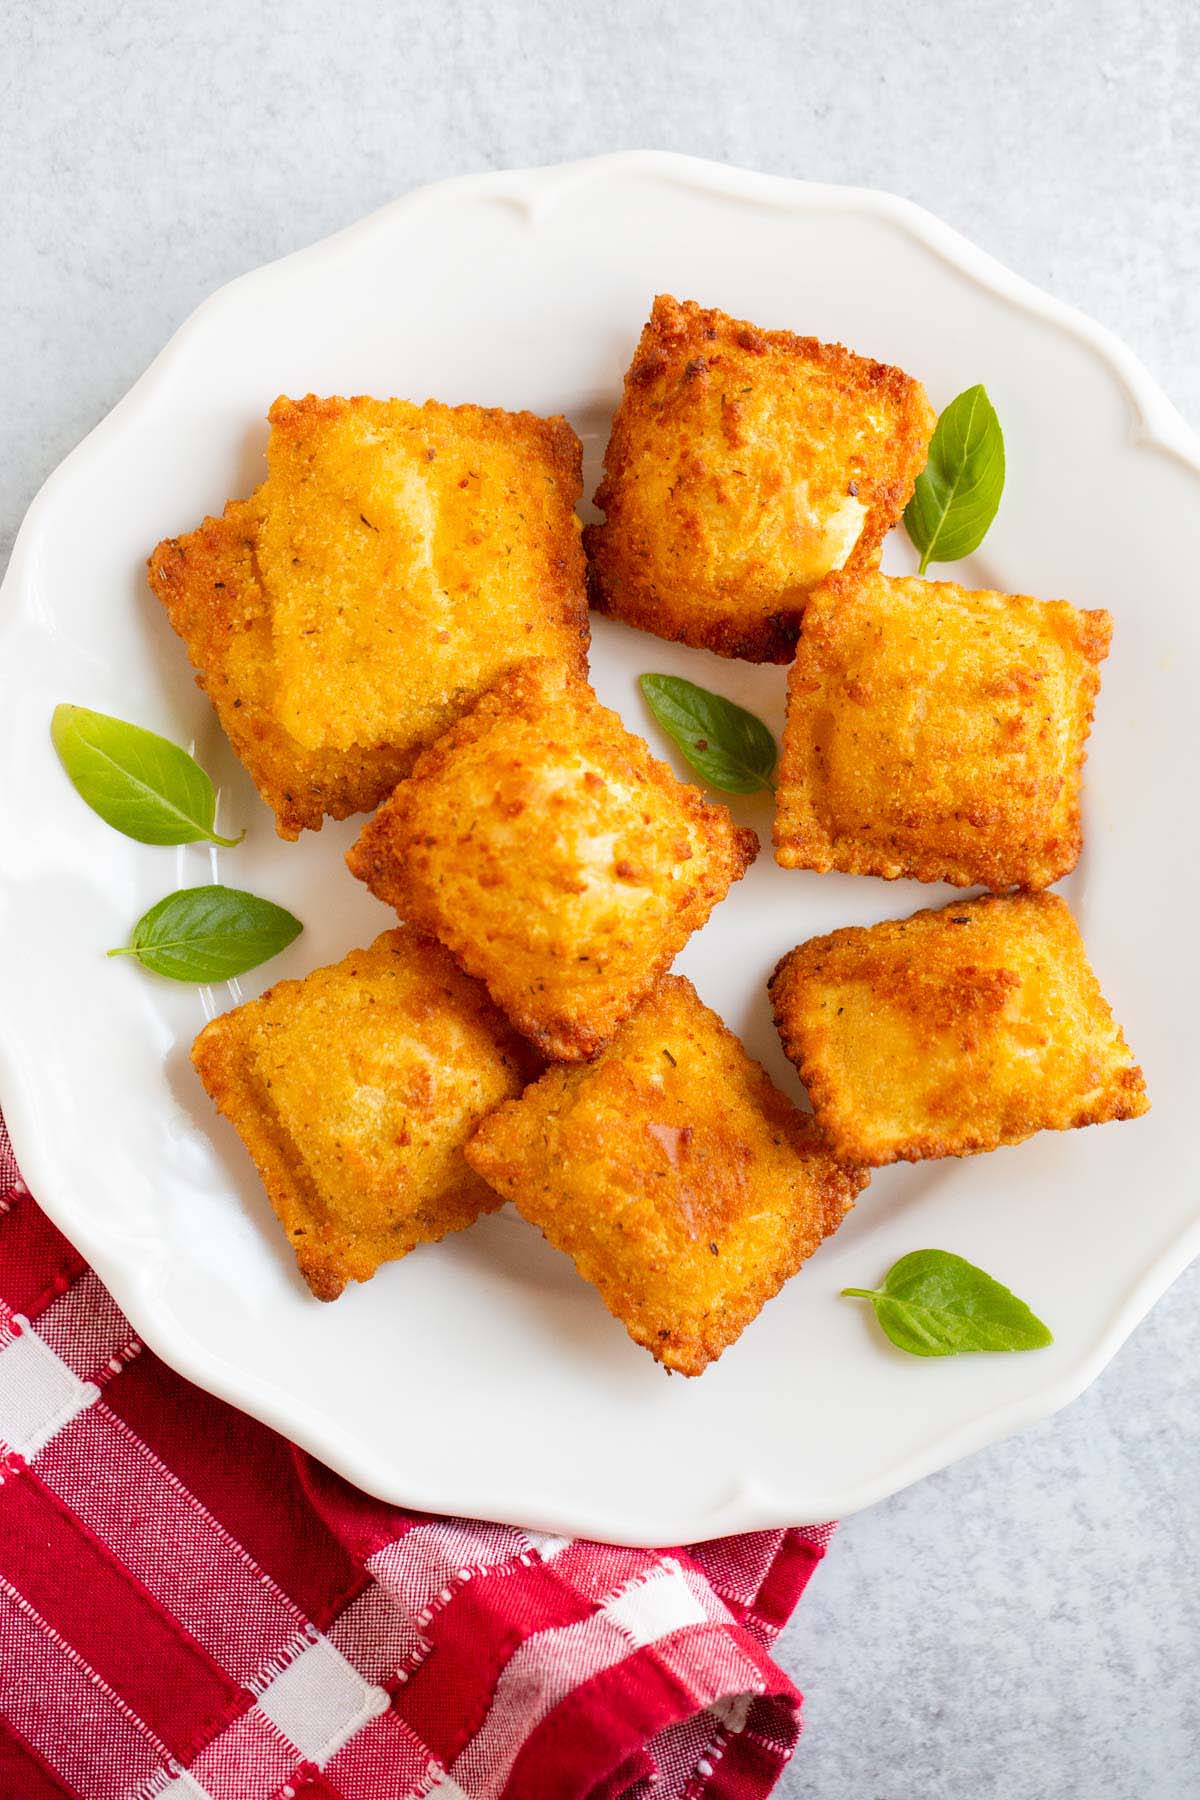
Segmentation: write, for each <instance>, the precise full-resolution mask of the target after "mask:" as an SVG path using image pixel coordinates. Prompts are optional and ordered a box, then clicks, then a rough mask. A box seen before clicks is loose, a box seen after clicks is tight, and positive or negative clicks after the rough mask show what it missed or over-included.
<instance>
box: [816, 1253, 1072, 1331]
mask: <svg viewBox="0 0 1200 1800" xmlns="http://www.w3.org/2000/svg"><path fill="white" fill-rule="evenodd" d="M842 1293H843V1294H847V1295H850V1296H852V1297H853V1298H855V1299H859V1300H870V1301H872V1302H873V1303H874V1306H875V1317H876V1318H877V1319H878V1321H879V1323H880V1324H881V1325H882V1327H883V1329H884V1331H885V1332H886V1333H887V1335H888V1337H890V1338H891V1340H892V1342H893V1344H897V1345H898V1346H899V1348H900V1349H901V1350H907V1351H908V1352H909V1354H910V1355H912V1356H959V1355H961V1354H962V1353H963V1352H964V1351H968V1350H1040V1349H1042V1348H1044V1346H1045V1345H1046V1344H1052V1343H1053V1342H1054V1337H1053V1334H1052V1333H1051V1331H1050V1330H1049V1328H1048V1327H1047V1326H1045V1325H1043V1324H1042V1321H1041V1320H1040V1319H1038V1318H1035V1317H1034V1315H1033V1314H1032V1313H1031V1312H1030V1310H1029V1308H1028V1307H1027V1306H1026V1304H1025V1302H1024V1301H1023V1300H1018V1299H1017V1296H1016V1295H1015V1294H1013V1293H1010V1292H1009V1290H1008V1288H1006V1287H1004V1286H1003V1285H1002V1284H1001V1283H1000V1282H998V1281H995V1280H993V1278H992V1277H991V1276H990V1275H987V1274H985V1273H984V1271H983V1270H982V1269H977V1268H976V1266H975V1264H974V1263H969V1262H967V1260H966V1258H965V1257H962V1256H955V1255H954V1254H953V1253H952V1252H951V1251H949V1250H914V1251H912V1252H911V1254H910V1255H908V1256H902V1257H901V1258H900V1261H899V1262H898V1263H895V1264H894V1265H893V1266H892V1268H890V1269H889V1270H888V1274H887V1279H886V1281H885V1282H884V1284H883V1286H882V1288H843V1289H842Z"/></svg>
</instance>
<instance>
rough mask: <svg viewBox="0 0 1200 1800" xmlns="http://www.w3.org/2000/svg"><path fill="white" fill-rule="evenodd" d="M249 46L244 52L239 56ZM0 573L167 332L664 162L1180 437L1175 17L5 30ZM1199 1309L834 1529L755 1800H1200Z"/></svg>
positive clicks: (831, 13) (1187, 343)
mask: <svg viewBox="0 0 1200 1800" xmlns="http://www.w3.org/2000/svg"><path fill="white" fill-rule="evenodd" d="M268 11H269V12H270V14H271V15H272V16H271V18H270V19H268V17H267V16H266V15H267V13H268ZM0 55H2V60H0V80H2V83H3V91H2V93H0V167H2V168H3V170H4V182H3V192H2V196H0V208H2V209H3V236H2V241H3V245H4V258H3V275H2V278H0V279H2V293H3V332H2V333H0V360H2V366H3V381H2V385H0V393H2V394H3V404H2V405H0V533H2V534H3V540H4V547H5V549H6V548H7V545H8V543H9V542H10V541H11V536H12V533H13V531H14V530H15V527H16V525H17V523H18V521H19V519H20V515H21V513H22V511H23V509H24V507H25V505H26V503H27V502H28V500H29V499H30V497H31V496H32V494H33V493H34V491H35V489H36V488H37V487H38V485H39V484H40V482H41V481H42V479H43V478H44V476H45V475H46V474H47V473H48V472H49V470H50V469H51V468H52V467H53V465H54V464H55V463H56V462H57V461H58V459H59V458H60V457H61V456H62V455H63V454H64V453H65V452H66V451H67V450H68V449H69V448H70V447H71V446H72V445H73V444H74V443H75V442H76V441H77V439H78V438H79V437H80V436H82V434H83V433H84V432H85V431H86V430H87V429H88V428H89V427H90V426H91V425H93V424H94V423H95V422H96V420H97V419H99V418H100V417H101V416H102V414H103V413H104V412H105V411H107V409H108V408H109V407H110V406H111V405H112V403H113V401H115V400H116V399H117V398H118V397H119V396H120V394H121V393H122V392H123V391H124V390H125V389H126V388H127V387H128V386H129V384H130V382H131V381H133V379H134V378H135V377H136V376H137V375H138V374H139V373H140V371H141V370H142V368H143V367H144V366H145V364H146V363H147V362H148V361H149V360H150V358H151V356H152V355H153V354H154V352H155V351H156V350H157V349H158V348H159V347H160V345H161V344H162V343H163V341H164V340H165V339H166V338H167V337H168V336H169V334H170V332H171V331H172V330H173V329H174V327H175V326H176V325H177V324H178V323H179V322H180V320H181V319H182V318H183V317H184V316H185V314H186V313H187V312H188V311H189V310H190V309H191V308H192V307H193V306H194V305H195V304H196V303H197V302H198V301H199V300H201V299H203V297H204V296H205V295H206V294H207V293H208V292H210V290H211V289H212V288H214V287H216V286H217V285H218V284H219V283H221V282H223V281H225V280H226V279H228V278H229V277H230V276H232V275H236V274H238V273H240V272H241V271H242V270H244V269H247V268H250V267H252V266H254V265H255V264H257V263H260V262H262V261H264V260H265V259H267V258H269V257H272V256H276V255H279V254H280V253H281V252H283V251H286V250H289V249H292V248H295V247H296V246H298V245H301V244H305V243H309V242H311V241H312V240H313V239H315V238H318V237H320V236H322V235H324V234H325V233H326V232H328V231H330V230H333V229H334V228H336V227H337V226H340V225H343V224H346V223H348V222H349V221H351V220H352V219H354V218H356V217H358V216H359V215H360V214H362V213H364V212H367V211H369V210H370V209H371V208H373V207H375V206H378V205H380V204H381V203H382V202H384V201H386V200H388V199H390V198H392V197H393V196H394V195H395V194H397V193H399V192H401V191H403V190H404V189H405V188H408V187H410V186H412V185H414V184H415V183H418V182H421V181H425V180H428V179H431V178H434V177H436V176H439V175H446V174H454V173H459V172H464V171H468V170H472V169H476V168H482V167H504V166H507V165H513V164H522V163H530V162H553V161H558V160H561V159H564V158H568V157H573V156H581V155H586V154H590V153H592V152H596V151H601V150H610V149H618V148H625V147H632V146H651V147H662V148H668V149H676V150H686V151H691V152H694V153H696V154H699V155H704V156H711V157H720V158H726V159H727V160H729V161H733V162H740V163H745V164H747V165H749V166H751V167H758V168H762V169H766V170H770V171H776V172H779V173H784V174H796V175H805V176H810V177H814V178H818V179H824V180H830V181H845V182H861V183H864V184H866V185H871V186H879V187H886V188H891V189H893V190H895V191H897V192H900V193H904V194H908V195H910V196H912V197H913V198H914V199H917V200H920V201H921V202H923V203H924V204H925V205H926V206H928V207H930V208H932V209H933V210H934V211H935V212H938V213H940V214H941V215H942V216H943V217H944V218H946V219H947V220H949V221H950V222H951V223H952V224H954V225H956V226H958V227H959V228H960V229H961V230H963V231H964V232H966V233H967V234H968V235H969V236H971V237H973V238H974V239H975V240H976V241H977V242H979V243H981V244H982V245H984V246H985V247H986V248H988V249H989V250H992V251H994V252H995V253H996V254H997V255H999V256H1000V257H1001V258H1002V259H1004V260H1005V261H1007V262H1009V263H1011V264H1012V265H1013V266H1014V267H1016V268H1018V269H1019V270H1021V271H1022V272H1023V273H1024V274H1026V275H1028V276H1030V277H1031V278H1032V279H1033V280H1034V281H1036V282H1039V283H1041V284H1042V285H1044V286H1045V287H1048V288H1050V289H1051V290H1052V291H1053V292H1055V293H1057V294H1059V295H1061V296H1062V297H1063V298H1064V299H1067V300H1070V301H1073V302H1074V303H1076V304H1077V305H1079V306H1082V307H1083V308H1084V309H1085V310H1086V311H1088V312H1091V313H1093V314H1095V315H1096V317H1098V318H1100V319H1102V320H1103V321H1105V322H1106V323H1107V324H1109V325H1111V326H1112V327H1113V328H1114V329H1115V330H1116V331H1118V332H1119V333H1120V334H1121V335H1122V336H1123V337H1124V338H1125V339H1126V340H1127V341H1128V342H1129V343H1130V344H1131V345H1132V346H1133V347H1134V349H1135V350H1137V351H1138V352H1139V354H1140V355H1141V356H1142V358H1143V359H1144V361H1145V362H1146V363H1147V364H1148V365H1149V367H1150V368H1151V370H1152V371H1153V372H1154V373H1155V374H1156V375H1157V376H1158V377H1159V379H1160V380H1161V381H1162V382H1163V384H1164V385H1165V387H1166V388H1167V390H1168V392H1169V393H1170V394H1171V395H1172V397H1173V398H1174V399H1175V401H1176V402H1177V404H1178V405H1179V406H1180V407H1181V409H1182V410H1183V412H1184V413H1185V415H1187V416H1189V417H1190V418H1191V419H1192V420H1193V422H1198V423H1200V357H1198V355H1197V344H1198V343H1200V203H1198V199H1197V180H1196V178H1197V171H1198V169H1200V104H1198V103H1200V81H1198V73H1197V71H1198V69H1200V10H1198V9H1197V8H1196V7H1195V6H1192V5H1190V4H1187V3H1186V0H1065V3H1063V4H1060V5H1056V6H1048V5H1044V4H1034V3H1033V0H1008V3H1003V0H960V4H958V5H957V6H955V7H953V8H951V7H947V6H944V5H943V4H942V3H941V0H910V4H908V5H905V6H900V5H895V4H875V5H869V6H865V7H853V8H852V7H849V6H836V5H835V6H830V5H828V4H827V5H825V6H824V7H821V8H817V7H814V6H813V5H811V4H810V3H808V0H801V3H800V4H797V3H796V0H742V4H740V5H734V6H730V5H728V4H713V3H712V0H693V3H692V4H690V5H686V6H685V5H680V4H677V3H671V4H666V5H650V4H639V3H638V0H610V3H609V4H608V5H607V6H605V7H593V6H589V5H582V4H578V3H577V0H554V3H553V4H551V3H550V0H486V3H478V4H474V5H471V6H467V7H461V8H460V7H456V6H454V5H453V4H444V5H438V4H434V3H430V0H426V3H425V4H422V5H419V6H418V5H413V4H411V0H401V3H399V4H394V5H391V6H386V5H384V6H380V5H379V4H377V3H373V4H370V5H368V4H364V3H363V0H342V3H341V4H338V5H332V4H329V5H325V4H319V3H318V0H291V4H290V5H289V6H288V7H287V8H286V9H284V8H278V7H271V8H270V9H267V8H258V7H255V6H249V5H246V4H245V0H241V3H237V0H208V4H207V5H205V6H204V7H202V8H194V9H193V8H182V7H177V6H175V5H171V4H167V3H166V0H163V3H161V4H154V3H153V0H125V3H124V4H122V5H120V6H118V7H105V8H101V7H97V6H94V5H91V4H88V3H87V0H79V3H78V4H75V5H71V4H67V3H66V0H37V3H32V0H10V4H9V6H8V7H7V8H6V13H5V30H4V48H3V52H2V53H0ZM1198 1368H1200V1271H1196V1270H1193V1272H1192V1273H1191V1274H1190V1275H1189V1276H1187V1277H1185V1278H1184V1279H1183V1280H1182V1281H1180V1282H1179V1283H1178V1284H1177V1286H1176V1287H1175V1288H1174V1290H1173V1291H1172V1292H1171V1294H1170V1295H1169V1296H1168V1297H1167V1298H1166V1299H1165V1300H1164V1301H1163V1302H1162V1303H1161V1305H1160V1306H1159V1307H1158V1308H1157V1310H1156V1311H1155V1313H1154V1314H1153V1316H1152V1317H1151V1318H1150V1319H1149V1320H1148V1321H1147V1323H1146V1324H1145V1325H1144V1326H1143V1327H1142V1328H1141V1330H1140V1331H1138V1332H1137V1334H1136V1335H1135V1336H1134V1338H1133V1339H1132V1341H1131V1342H1130V1343H1129V1344H1128V1346H1127V1347H1126V1348H1125V1350H1124V1351H1123V1352H1122V1353H1121V1355H1120V1356H1119V1357H1118V1359H1117V1361H1116V1362H1115V1364H1114V1365H1113V1366H1112V1367H1111V1368H1110V1369H1109V1371H1108V1372H1107V1374H1106V1375H1105V1376H1104V1377H1103V1378H1102V1380H1101V1381H1100V1382H1098V1383H1097V1385H1096V1386H1095V1387H1094V1388H1093V1389H1092V1390H1091V1392H1090V1393H1089V1394H1088V1395H1087V1396H1086V1397H1085V1398H1084V1399H1083V1400H1081V1401H1080V1402H1078V1403H1077V1404H1076V1405H1075V1406H1074V1407H1073V1408H1071V1410H1070V1411H1069V1412H1067V1413H1066V1414H1064V1415H1062V1416H1060V1417H1059V1418H1057V1419H1054V1420H1051V1421H1049V1422H1047V1423H1046V1424H1044V1425H1042V1426H1040V1427H1039V1428H1037V1429H1036V1430H1033V1431H1030V1432H1027V1433H1026V1434H1025V1435H1024V1436H1023V1437H1022V1438H1020V1439H1018V1440H1016V1441H1014V1442H1011V1443H1008V1444H1004V1445H1001V1446H999V1447H998V1448H995V1449H993V1450H990V1451H988V1452H986V1453H985V1454H983V1455H980V1456H977V1457H975V1458H974V1459H973V1460H972V1461H970V1462H968V1463H965V1464H962V1465H960V1466H959V1467H957V1468H955V1469H951V1470H949V1471H947V1472H946V1473H945V1474H943V1475H940V1476H938V1477H936V1478H935V1479H933V1480H930V1481H927V1482H925V1483H924V1484H923V1485H922V1486H921V1487H919V1488H916V1489H914V1490H911V1491H910V1492H909V1493H907V1494H903V1495H901V1496H899V1497H898V1498H897V1499H895V1500H893V1501H891V1502H889V1503H888V1504H886V1505H883V1506H879V1507H877V1508H876V1509H875V1510H874V1511H873V1512H871V1513H869V1514H865V1515H862V1516H860V1517H858V1518H856V1519H854V1520H852V1521H850V1522H848V1523H847V1524H846V1526H845V1527H844V1529H843V1530H842V1531H841V1532H840V1534H839V1535H838V1537H837V1539H836V1540H835V1543H834V1547H833V1549H832V1551H831V1553H830V1555H829V1558H828V1559H827V1561H826V1564H825V1566H824V1567H823V1568H822V1569H821V1571H820V1572H819V1573H818V1575H817V1576H816V1578H815V1579H814V1582H813V1584H812V1587H811V1588H810V1590H809V1594H808V1596H807V1598H806V1600H805V1602H804V1604H803V1605H802V1607H801V1609H800V1611H799V1613H798V1614H797V1617H796V1620H795V1622H794V1624H793V1626H792V1627H791V1628H790V1629H789V1631H788V1632H787V1634H786V1636H785V1638H784V1640H783V1643H782V1646H781V1656H782V1660H783V1661H784V1663H785V1664H786V1666H787V1667H788V1668H789V1670H790V1671H791V1672H792V1673H793V1674H794V1675H795V1676H796V1678H797V1679H798V1680H799V1682H800V1683H801V1685H802V1686H803V1687H804V1688H805V1689H806V1691H807V1693H808V1708H807V1716H808V1731H807V1735H806V1737H805V1739H804V1742H803V1744H802V1746H801V1749H800V1751H799V1753H798V1755H797V1757H796V1759H795V1761H794V1763H793V1764H792V1766H791V1768H790V1770H789V1771H788V1774H787V1776H786V1777H785V1779H784V1782H783V1784H782V1787H781V1789H780V1792H781V1793H782V1794H783V1795H785V1796H787V1797H788V1800H816V1797H817V1796H819V1797H820V1800H843V1797H845V1800H850V1797H852V1796H853V1797H854V1800H901V1797H902V1796H904V1797H907V1796H910V1795H914V1794H920V1795H922V1796H924V1797H926V1800H941V1797H942V1796H946V1797H949V1796H954V1797H955V1800H989V1797H990V1796H997V1797H1000V1796H1004V1797H1005V1800H1008V1797H1009V1796H1012V1795H1016V1794H1021V1795H1028V1796H1032V1797H1034V1800H1042V1797H1052V1800H1074V1797H1075V1796H1078V1797H1079V1800H1085V1797H1086V1800H1132V1797H1133V1796H1135V1795H1136V1796H1137V1797H1138V1800H1186V1797H1187V1796H1191V1795H1200V1705H1198V1702H1200V1693H1198V1691H1197V1690H1198V1685H1200V1684H1198V1680H1197V1673H1196V1671H1197V1665H1198V1663H1200V1596H1198V1594H1197V1587H1196V1580H1195V1571H1196V1568H1197V1566H1198V1565H1200V1503H1198V1499H1197V1496H1198V1494H1200V1434H1198V1431H1197V1417H1198V1412H1200V1407H1198V1401H1200V1376H1198V1373H1197V1370H1198Z"/></svg>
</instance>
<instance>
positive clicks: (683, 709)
mask: <svg viewBox="0 0 1200 1800" xmlns="http://www.w3.org/2000/svg"><path fill="white" fill-rule="evenodd" d="M640 686H641V690H642V693H643V694H644V695H645V696H646V703H647V705H648V706H649V708H650V711H651V712H652V713H653V714H654V717H655V718H656V719H657V720H658V723H659V724H660V725H661V726H662V728H663V730H664V731H665V732H666V734H667V736H668V737H669V738H671V739H672V740H673V742H674V743H676V744H678V746H679V748H680V750H682V752H683V755H684V760H685V761H686V762H687V763H688V764H689V765H690V766H691V767H692V768H693V769H695V771H696V773H697V775H701V776H703V778H704V780H705V781H707V782H709V783H710V785H711V786H713V787H715V788H720V789H721V790H722V791H723V792H724V793H726V794H755V793H757V792H758V790H759V788H768V789H772V790H773V789H774V785H775V784H774V782H773V781H772V779H771V777H772V775H773V774H774V772H775V759H776V756H777V755H778V750H777V748H776V745H775V739H774V738H773V737H772V736H771V733H770V732H769V731H768V730H767V728H766V726H765V725H764V724H763V722H762V720H761V719H759V718H756V717H755V715H754V714H753V713H752V712H747V711H746V709H745V707H744V706H735V705H734V703H733V701H732V700H726V699H725V698H724V696H723V695H721V694H713V693H710V692H709V690H708V689H707V688H702V687H697V686H696V684H695V682H694V681H684V680H683V678H682V676H679V675H643V676H641V678H640Z"/></svg>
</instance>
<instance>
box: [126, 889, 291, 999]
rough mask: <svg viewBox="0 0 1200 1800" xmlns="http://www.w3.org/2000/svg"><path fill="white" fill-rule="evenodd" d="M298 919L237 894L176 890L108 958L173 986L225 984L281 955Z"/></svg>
mask: <svg viewBox="0 0 1200 1800" xmlns="http://www.w3.org/2000/svg"><path fill="white" fill-rule="evenodd" d="M303 929H304V927H303V926H302V925H301V923H300V921H299V919H297V918H293V916H292V914H291V913H290V912H285V910H284V908H283V907H282V906H276V905H275V903H274V901H273V900H260V899H259V898H258V895H257V894H247V893H243V891H242V890H241V888H231V887H220V886H217V885H214V886H210V887H194V888H180V890H179V891H178V893H175V894H168V895H167V897H166V899H165V900H160V901H159V902H158V904H157V906H152V907H151V908H150V910H149V912H146V913H143V914H142V916H141V918H140V919H139V920H138V922H137V924H136V925H135V926H134V928H133V931H132V932H131V933H130V937H129V942H128V944H125V945H122V946H121V948H120V949H117V950H110V951H109V953H108V954H109V955H110V956H136V957H137V959H138V961H139V962H140V963H141V964H142V966H143V967H144V968H147V969H153V970H154V973H155V974H156V975H169V976H170V978H171V980H172V981H228V980H229V979H230V978H231V977H232V976H234V975H243V974H244V973H245V972H246V970H247V969H254V968H257V966H258V964H259V963H262V962H266V961H267V959H268V958H269V957H272V956H277V955H278V954H279V952H280V951H281V950H285V949H286V948H287V946H288V945H289V944H290V943H291V941H292V939H293V938H294V937H297V936H298V935H299V934H300V932H301V931H303Z"/></svg>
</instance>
